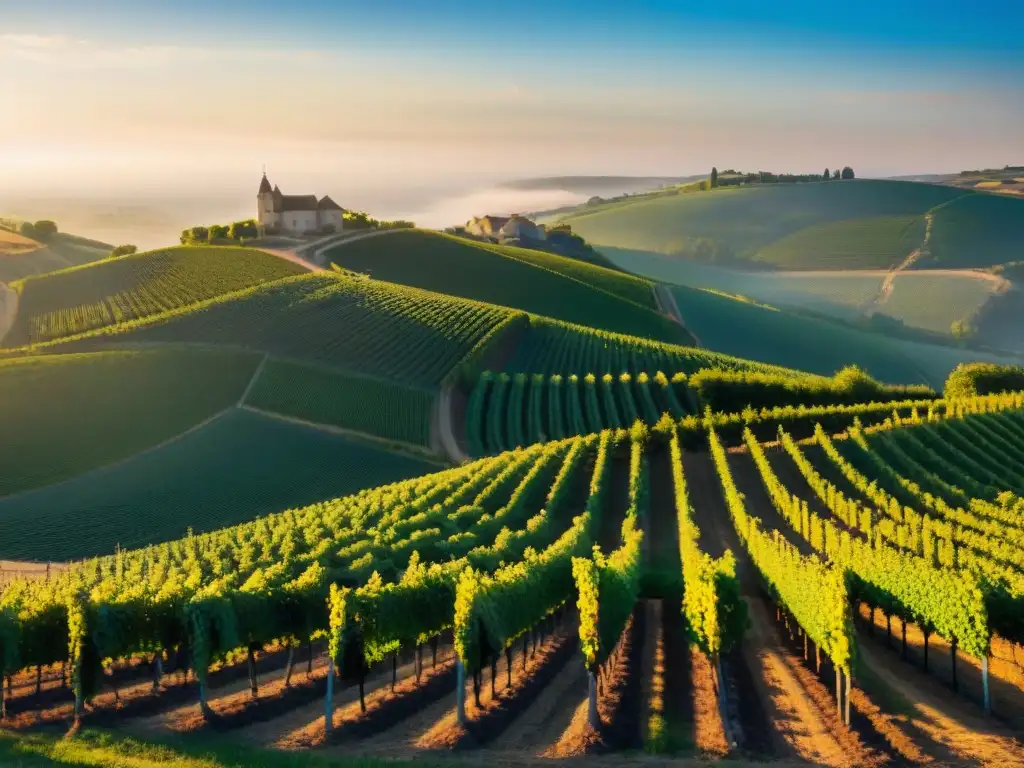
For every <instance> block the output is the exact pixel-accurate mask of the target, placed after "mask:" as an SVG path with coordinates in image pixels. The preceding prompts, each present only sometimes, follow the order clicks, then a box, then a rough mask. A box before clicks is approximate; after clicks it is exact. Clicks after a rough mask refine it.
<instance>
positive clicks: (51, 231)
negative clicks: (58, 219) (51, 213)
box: [32, 219, 57, 237]
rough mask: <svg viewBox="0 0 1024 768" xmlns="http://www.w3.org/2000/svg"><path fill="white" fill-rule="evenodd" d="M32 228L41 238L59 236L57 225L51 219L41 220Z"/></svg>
mask: <svg viewBox="0 0 1024 768" xmlns="http://www.w3.org/2000/svg"><path fill="white" fill-rule="evenodd" d="M32 226H33V227H35V230H36V232H37V233H38V234H39V236H40V237H52V236H53V235H56V234H57V225H56V224H55V223H54V222H52V221H50V220H49V219H41V220H40V221H37V222H36V223H35V224H33V225H32Z"/></svg>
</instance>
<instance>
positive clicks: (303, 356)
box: [51, 272, 508, 387]
mask: <svg viewBox="0 0 1024 768" xmlns="http://www.w3.org/2000/svg"><path fill="white" fill-rule="evenodd" d="M507 317H508V311H507V310H505V309H502V308H500V307H493V306H489V305H486V304H481V303H479V302H474V301H466V300H463V299H459V298H454V297H449V296H442V295H439V294H436V293H428V292H426V291H419V290H416V289H413V288H406V287H404V286H399V285H393V284H391V283H386V282H383V281H380V280H367V279H365V278H360V277H351V276H347V275H341V274H337V273H324V272H321V273H305V274H302V275H298V276H296V277H291V278H286V279H283V280H278V281H276V282H274V283H270V284H267V285H260V286H256V287H254V288H251V289H249V290H247V291H243V292H239V293H235V294H232V295H231V296H227V297H222V298H217V299H212V300H209V301H206V302H202V303H200V304H197V305H194V306H191V307H188V308H185V309H182V310H176V311H172V312H166V313H164V314H162V315H158V316H153V317H151V318H149V319H148V320H146V321H145V322H137V323H134V324H129V325H127V326H125V327H121V328H107V329H100V330H98V331H95V332H93V333H91V334H86V335H85V336H84V337H81V338H80V339H78V340H76V341H75V342H73V343H72V344H73V346H74V348H83V347H85V348H95V346H96V345H99V346H105V345H110V344H112V343H115V344H116V343H138V342H146V343H177V342H193V343H196V342H198V343H204V344H221V345H225V346H228V347H236V348H237V347H242V348H245V349H250V350H256V351H260V352H267V353H269V354H271V355H273V356H275V357H282V358H292V359H295V360H300V361H303V360H304V361H309V362H314V363H321V364H324V365H329V366H334V367H337V368H341V369H344V370H347V371H352V372H357V373H363V374H366V375H370V376H379V377H383V378H388V379H392V380H394V381H397V382H400V383H403V384H409V385H414V386H422V387H434V386H436V385H437V384H439V383H440V381H441V379H442V378H443V377H444V376H445V375H446V374H447V373H448V372H449V371H450V370H451V369H452V368H453V367H454V366H455V365H456V364H457V363H458V362H459V361H460V360H461V359H462V358H463V357H464V356H465V355H466V354H468V353H469V351H470V350H471V349H473V347H474V346H475V345H476V344H477V343H478V342H480V341H481V340H482V339H483V338H484V337H485V336H486V335H487V334H488V333H489V332H490V331H491V329H492V328H493V327H494V326H495V325H496V324H497V323H499V322H500V321H502V320H504V319H506V318H507ZM52 346H54V345H51V347H52ZM59 346H60V348H66V347H67V346H68V343H67V342H62V343H60V345H59Z"/></svg>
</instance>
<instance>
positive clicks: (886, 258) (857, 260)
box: [754, 216, 925, 270]
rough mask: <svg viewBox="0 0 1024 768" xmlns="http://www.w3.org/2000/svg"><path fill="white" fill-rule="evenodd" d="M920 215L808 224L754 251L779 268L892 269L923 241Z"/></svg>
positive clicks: (762, 258)
mask: <svg viewBox="0 0 1024 768" xmlns="http://www.w3.org/2000/svg"><path fill="white" fill-rule="evenodd" d="M924 231H925V220H924V217H923V216H870V217H866V218H862V219H852V220H847V221H830V222H827V223H824V224H812V225H811V226H809V227H805V228H803V229H801V230H798V231H797V232H794V233H793V234H791V235H786V236H785V237H783V238H781V239H779V240H776V241H775V242H773V243H771V244H769V245H767V246H766V247H764V248H762V249H760V250H759V251H757V253H756V254H754V261H757V262H763V263H765V264H770V265H773V266H777V267H779V268H782V269H794V270H795V269H814V270H819V269H836V270H839V269H892V268H893V267H895V266H898V265H899V264H900V263H902V262H903V260H904V259H906V258H907V256H908V255H910V253H911V252H912V251H914V250H915V249H917V248H920V247H921V243H922V242H923V241H924Z"/></svg>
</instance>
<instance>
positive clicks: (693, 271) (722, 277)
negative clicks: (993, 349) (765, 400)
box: [607, 248, 1000, 346]
mask: <svg viewBox="0 0 1024 768" xmlns="http://www.w3.org/2000/svg"><path fill="white" fill-rule="evenodd" d="M607 253H608V254H609V256H610V257H611V258H612V259H613V260H614V261H615V262H616V263H618V264H619V265H620V266H622V267H623V268H624V269H629V270H632V271H635V272H637V273H638V274H642V275H645V276H647V277H650V278H651V279H654V280H662V281H665V282H670V283H676V284H679V285H686V286H689V287H692V288H707V289H710V290H715V291H721V292H724V293H730V294H735V295H739V296H746V297H749V298H751V299H754V300H756V301H760V302H764V303H766V304H770V305H772V306H776V307H780V308H797V309H804V310H810V311H812V312H816V313H821V314H824V315H829V316H831V317H837V318H839V319H842V320H855V319H857V318H861V317H863V316H864V313H865V312H866V311H867V310H868V309H869V308H870V309H871V310H873V311H878V312H880V313H881V314H884V315H888V316H890V317H894V318H896V319H898V320H901V321H902V322H904V323H905V324H906V325H908V326H910V327H912V328H922V329H925V330H929V331H935V332H938V333H944V334H948V333H949V331H950V326H951V325H952V323H953V322H954V321H955V320H961V319H963V318H965V317H970V316H971V315H973V314H974V313H975V312H978V311H980V310H981V309H982V308H983V307H985V306H986V304H987V302H988V301H989V300H990V299H991V298H992V291H993V290H994V288H995V284H994V283H993V282H986V281H983V280H979V279H977V278H976V277H974V276H972V275H970V274H932V273H930V272H929V271H928V270H905V271H902V272H900V273H898V274H897V275H896V276H895V277H894V279H893V290H892V293H891V294H890V295H889V297H888V298H887V299H886V300H885V301H882V302H880V303H878V304H877V305H876V304H875V299H877V298H880V297H881V293H882V285H883V283H884V281H885V274H884V273H883V272H880V271H871V272H856V271H847V272H841V273H835V274H823V273H821V272H770V273H764V272H744V271H740V270H734V269H723V268H721V267H715V266H711V265H706V264H697V263H694V262H691V261H688V260H686V259H681V258H677V257H671V256H663V255H660V254H651V253H644V252H641V251H629V250H623V249H618V248H611V249H607ZM979 338H981V337H979ZM994 339H995V337H994V336H988V335H985V336H984V343H988V344H992V345H994V346H1000V344H998V343H997V342H996V341H995V340H994Z"/></svg>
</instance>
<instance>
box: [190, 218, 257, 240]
mask: <svg viewBox="0 0 1024 768" xmlns="http://www.w3.org/2000/svg"><path fill="white" fill-rule="evenodd" d="M259 236H260V228H259V224H257V223H256V220H255V219H244V220H242V221H234V222H232V223H231V224H211V225H210V226H209V227H191V228H189V229H185V230H182V233H181V238H180V239H181V244H182V245H210V244H217V243H226V242H228V243H243V242H245V241H246V240H252V239H254V238H257V237H259Z"/></svg>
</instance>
